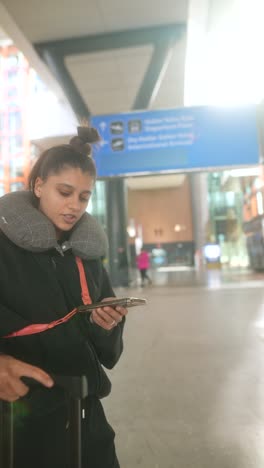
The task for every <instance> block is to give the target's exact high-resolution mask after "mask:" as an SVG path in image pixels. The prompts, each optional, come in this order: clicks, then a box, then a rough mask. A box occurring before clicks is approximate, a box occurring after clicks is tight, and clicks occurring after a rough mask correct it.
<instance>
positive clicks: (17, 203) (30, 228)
mask: <svg viewBox="0 0 264 468" xmlns="http://www.w3.org/2000/svg"><path fill="white" fill-rule="evenodd" d="M0 229H1V230H2V231H3V233H4V234H5V235H6V236H7V237H8V239H10V240H11V242H13V243H14V244H16V245H17V246H18V247H21V248H22V249H25V250H29V251H30V252H46V251H47V250H50V249H54V248H55V249H56V250H58V251H59V252H60V253H61V254H62V255H63V253H64V252H66V251H67V250H68V249H72V251H73V253H74V254H75V255H77V256H79V257H81V258H83V259H92V258H98V257H102V256H104V255H106V253H107V238H106V235H105V233H104V231H103V229H102V227H101V226H100V224H99V223H98V222H97V221H96V219H95V218H93V217H92V216H91V215H89V214H88V213H85V214H84V215H83V216H82V218H81V219H80V221H78V223H77V224H76V225H75V226H74V228H73V229H72V231H71V233H70V237H69V239H68V240H67V241H65V242H64V243H63V244H62V245H60V244H58V242H57V239H56V231H55V228H54V226H53V224H52V223H51V221H50V220H49V219H48V218H47V217H46V216H45V215H44V214H43V213H41V211H39V210H38V209H37V208H36V207H35V206H34V202H33V195H32V193H31V192H29V191H20V192H12V193H8V194H6V195H4V196H3V197H1V198H0Z"/></svg>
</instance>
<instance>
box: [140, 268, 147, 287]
mask: <svg viewBox="0 0 264 468" xmlns="http://www.w3.org/2000/svg"><path fill="white" fill-rule="evenodd" d="M139 271H140V276H141V283H142V284H143V283H144V281H145V280H148V282H150V277H149V276H148V270H147V269H146V268H143V269H141V270H139Z"/></svg>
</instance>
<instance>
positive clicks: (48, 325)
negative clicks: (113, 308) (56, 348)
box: [3, 257, 92, 338]
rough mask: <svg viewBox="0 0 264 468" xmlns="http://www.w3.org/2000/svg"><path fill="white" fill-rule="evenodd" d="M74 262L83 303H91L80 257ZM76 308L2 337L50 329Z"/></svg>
mask: <svg viewBox="0 0 264 468" xmlns="http://www.w3.org/2000/svg"><path fill="white" fill-rule="evenodd" d="M76 263H77V267H78V270H79V276H80V283H81V291H82V300H83V303H84V304H91V303H92V301H91V297H90V294H89V289H88V284H87V281H86V276H85V271H84V267H83V262H82V259H81V258H80V257H76ZM77 310H78V309H77V308H75V309H73V310H72V311H71V312H69V313H68V314H67V315H65V316H64V317H62V318H60V319H58V320H54V321H53V322H50V323H33V324H32V325H28V326H27V327H24V328H21V330H18V331H16V332H13V333H10V334H9V335H6V336H4V337H3V338H13V337H15V336H26V335H34V334H35V333H41V332H44V331H46V330H50V329H51V328H54V327H57V325H60V324H61V323H65V322H68V320H70V319H71V318H72V317H73V316H74V315H75V314H76V313H77Z"/></svg>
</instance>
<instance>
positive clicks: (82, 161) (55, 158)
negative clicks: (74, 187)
mask: <svg viewBox="0 0 264 468" xmlns="http://www.w3.org/2000/svg"><path fill="white" fill-rule="evenodd" d="M98 141H100V136H99V134H98V132H97V130H96V129H95V128H90V127H78V136H74V137H73V138H72V139H71V140H70V142H69V144H68V145H59V146H53V147H52V148H49V149H47V150H45V151H44V152H43V153H42V154H41V155H40V157H39V158H38V160H37V161H36V163H35V164H34V166H33V167H32V169H31V172H30V174H29V177H28V187H29V190H31V191H32V192H33V193H34V188H35V183H36V179H37V178H38V177H41V179H43V180H46V179H47V177H48V176H49V175H50V174H58V173H59V172H60V171H61V170H62V169H63V168H64V167H65V166H70V167H76V168H80V169H81V170H82V172H89V173H90V175H91V176H92V177H93V178H94V179H96V168H95V164H94V161H93V159H92V158H91V156H90V155H91V153H92V147H91V144H92V143H97V142H98Z"/></svg>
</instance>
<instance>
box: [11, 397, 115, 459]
mask: <svg viewBox="0 0 264 468" xmlns="http://www.w3.org/2000/svg"><path fill="white" fill-rule="evenodd" d="M85 410H86V419H83V420H82V458H83V468H120V467H119V463H118V460H117V457H116V453H115V445H114V438H115V433H114V431H113V429H112V428H111V426H110V425H109V424H108V422H107V420H106V417H105V414H104V410H103V407H102V404H101V402H100V401H99V400H98V399H97V398H94V397H88V398H87V399H86V401H85ZM23 413H24V414H23ZM14 423H15V424H14V425H15V438H14V468H71V467H70V466H69V427H68V426H69V424H68V405H67V404H66V403H65V404H63V405H61V406H59V407H58V408H56V409H55V410H53V411H52V412H50V413H49V414H46V415H41V416H39V415H38V416H34V415H32V414H27V411H26V409H25V411H23V409H22V411H21V409H20V411H19V412H18V414H15V421H14Z"/></svg>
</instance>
